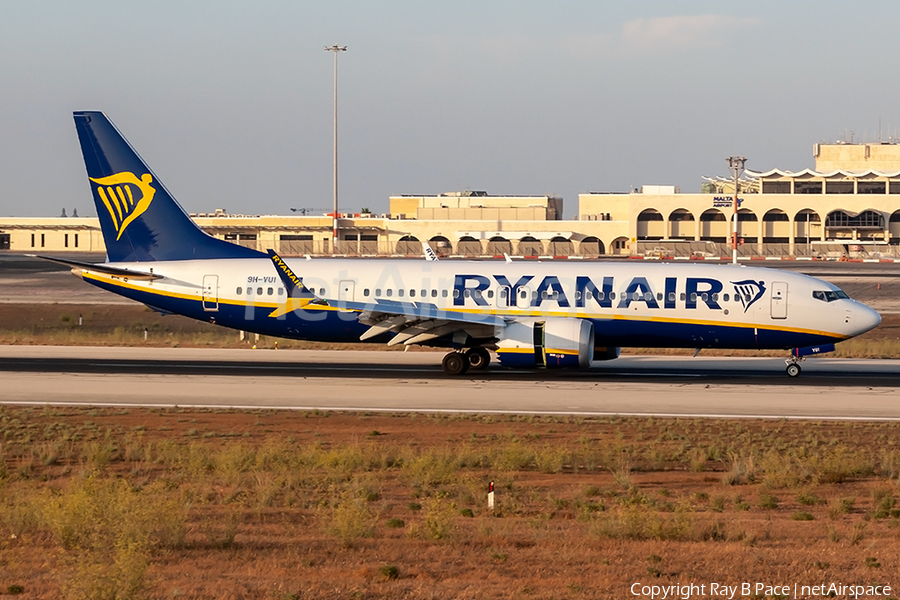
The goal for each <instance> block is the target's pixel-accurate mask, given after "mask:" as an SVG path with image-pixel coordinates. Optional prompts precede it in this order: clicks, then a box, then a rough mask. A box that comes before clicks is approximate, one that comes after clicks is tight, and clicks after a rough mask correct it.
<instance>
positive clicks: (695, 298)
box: [691, 292, 697, 302]
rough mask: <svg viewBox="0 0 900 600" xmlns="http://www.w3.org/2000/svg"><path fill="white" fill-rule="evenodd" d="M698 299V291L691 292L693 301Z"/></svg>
mask: <svg viewBox="0 0 900 600" xmlns="http://www.w3.org/2000/svg"><path fill="white" fill-rule="evenodd" d="M696 301H697V294H696V292H692V293H691V302H696Z"/></svg>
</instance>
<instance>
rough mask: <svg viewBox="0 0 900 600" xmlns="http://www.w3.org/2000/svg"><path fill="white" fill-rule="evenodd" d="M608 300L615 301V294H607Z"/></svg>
mask: <svg viewBox="0 0 900 600" xmlns="http://www.w3.org/2000/svg"><path fill="white" fill-rule="evenodd" d="M609 299H610V300H615V299H616V293H615V292H610V293H609Z"/></svg>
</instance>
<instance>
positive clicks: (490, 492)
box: [488, 481, 494, 510]
mask: <svg viewBox="0 0 900 600" xmlns="http://www.w3.org/2000/svg"><path fill="white" fill-rule="evenodd" d="M488 510H494V482H493V481H492V482H491V483H490V484H488Z"/></svg>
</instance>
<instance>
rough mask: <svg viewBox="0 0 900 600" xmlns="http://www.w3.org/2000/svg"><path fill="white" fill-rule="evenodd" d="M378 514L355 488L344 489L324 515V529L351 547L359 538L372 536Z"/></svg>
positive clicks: (344, 544) (346, 546) (345, 545)
mask: <svg viewBox="0 0 900 600" xmlns="http://www.w3.org/2000/svg"><path fill="white" fill-rule="evenodd" d="M377 521H378V515H377V514H376V513H375V512H374V511H373V510H372V508H371V507H370V504H369V503H368V502H367V501H366V499H365V498H364V497H362V496H360V494H359V492H357V491H355V490H344V491H343V492H341V494H340V495H339V496H338V497H337V498H336V499H335V500H334V502H333V503H332V506H331V509H330V511H329V512H328V513H327V515H326V517H325V522H324V525H325V531H326V532H327V533H328V534H329V535H332V536H334V537H336V538H338V539H339V540H340V541H341V544H342V545H343V546H344V547H345V548H352V547H353V546H354V545H355V544H356V542H357V541H358V540H359V539H361V538H367V537H372V535H374V533H375V524H376V523H377Z"/></svg>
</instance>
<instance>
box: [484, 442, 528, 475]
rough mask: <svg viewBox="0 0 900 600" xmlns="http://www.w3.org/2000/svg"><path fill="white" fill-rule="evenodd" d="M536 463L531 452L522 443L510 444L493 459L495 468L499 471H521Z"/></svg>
mask: <svg viewBox="0 0 900 600" xmlns="http://www.w3.org/2000/svg"><path fill="white" fill-rule="evenodd" d="M532 463H534V455H533V454H532V452H531V450H529V449H528V448H526V447H525V446H524V445H522V444H521V443H520V442H510V443H508V444H506V445H505V446H503V447H502V448H501V449H500V450H499V452H496V453H495V455H494V457H493V465H494V468H495V469H496V470H498V471H521V470H524V469H526V468H528V467H529V466H531V465H532Z"/></svg>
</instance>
